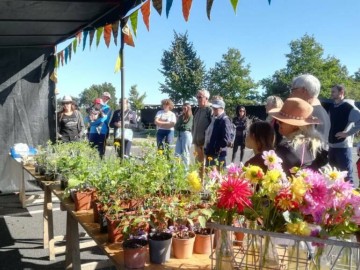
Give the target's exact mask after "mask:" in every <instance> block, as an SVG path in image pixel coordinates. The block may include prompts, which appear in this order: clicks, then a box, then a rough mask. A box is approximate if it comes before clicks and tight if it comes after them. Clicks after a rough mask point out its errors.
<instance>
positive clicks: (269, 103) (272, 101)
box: [265, 96, 284, 146]
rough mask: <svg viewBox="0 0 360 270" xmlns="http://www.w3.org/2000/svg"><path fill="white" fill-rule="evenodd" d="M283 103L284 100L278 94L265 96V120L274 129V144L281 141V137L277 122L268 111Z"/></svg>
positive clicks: (279, 106)
mask: <svg viewBox="0 0 360 270" xmlns="http://www.w3.org/2000/svg"><path fill="white" fill-rule="evenodd" d="M283 105H284V102H283V101H282V99H281V98H280V97H278V96H269V97H267V99H266V103H265V110H266V113H267V114H268V116H267V118H266V121H268V122H269V123H270V124H271V126H272V127H273V128H274V130H275V146H276V145H278V144H279V143H280V142H281V141H282V139H283V137H282V135H281V134H280V132H279V123H278V122H277V121H276V119H274V118H272V117H271V115H269V111H270V110H272V109H277V108H278V109H280V108H281V107H282V106H283Z"/></svg>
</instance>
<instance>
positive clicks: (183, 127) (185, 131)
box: [175, 103, 193, 168]
mask: <svg viewBox="0 0 360 270" xmlns="http://www.w3.org/2000/svg"><path fill="white" fill-rule="evenodd" d="M192 126H193V115H192V110H191V105H190V104H189V103H185V104H184V105H183V106H182V113H181V114H180V116H179V118H178V120H177V122H176V124H175V130H176V131H177V132H178V133H179V137H178V139H177V141H176V146H175V154H176V155H178V156H180V157H181V158H182V160H183V162H184V164H185V166H186V167H187V168H188V167H189V166H190V149H191V143H192V134H191V129H192Z"/></svg>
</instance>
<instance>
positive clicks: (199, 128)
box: [192, 89, 213, 179]
mask: <svg viewBox="0 0 360 270" xmlns="http://www.w3.org/2000/svg"><path fill="white" fill-rule="evenodd" d="M209 98H210V93H209V91H207V90H205V89H201V90H199V91H197V94H196V99H197V102H198V108H197V109H196V110H195V112H194V121H193V127H192V137H193V145H194V152H195V160H196V161H197V162H198V163H199V164H200V177H201V179H203V178H204V172H205V153H204V144H205V131H206V129H207V128H208V126H209V125H210V123H211V117H212V113H213V112H212V109H211V107H210V104H209Z"/></svg>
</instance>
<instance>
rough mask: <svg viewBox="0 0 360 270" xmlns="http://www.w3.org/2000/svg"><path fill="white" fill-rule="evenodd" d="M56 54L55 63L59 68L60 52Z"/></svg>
mask: <svg viewBox="0 0 360 270" xmlns="http://www.w3.org/2000/svg"><path fill="white" fill-rule="evenodd" d="M54 56H55V59H54V61H55V63H54V66H55V68H58V66H59V58H58V57H59V56H58V54H56V55H54Z"/></svg>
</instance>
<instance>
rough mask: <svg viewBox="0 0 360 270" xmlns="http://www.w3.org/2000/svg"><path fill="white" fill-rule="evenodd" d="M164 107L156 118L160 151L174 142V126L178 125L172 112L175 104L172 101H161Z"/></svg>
mask: <svg viewBox="0 0 360 270" xmlns="http://www.w3.org/2000/svg"><path fill="white" fill-rule="evenodd" d="M161 105H162V107H163V109H162V110H160V111H158V112H157V113H156V116H155V121H154V122H155V125H156V129H157V132H156V143H157V147H158V149H164V142H165V146H166V145H170V144H172V143H173V141H174V126H175V124H176V115H175V113H173V112H172V111H171V110H172V109H173V108H174V103H173V102H172V101H171V100H170V99H164V100H162V101H161Z"/></svg>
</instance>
